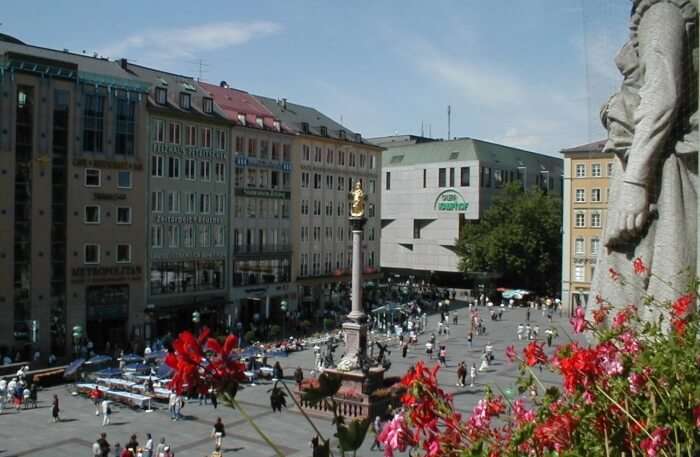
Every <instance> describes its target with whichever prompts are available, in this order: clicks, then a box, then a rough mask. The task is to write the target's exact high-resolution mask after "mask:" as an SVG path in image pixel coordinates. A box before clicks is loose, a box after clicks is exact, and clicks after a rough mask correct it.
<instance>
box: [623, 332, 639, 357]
mask: <svg viewBox="0 0 700 457" xmlns="http://www.w3.org/2000/svg"><path fill="white" fill-rule="evenodd" d="M619 338H620V341H622V345H623V348H624V351H625V352H626V353H627V354H631V355H635V354H637V353H638V352H639V351H640V350H641V347H640V345H639V340H638V339H637V338H635V336H634V335H633V334H632V332H629V331H628V332H625V333H623V334H621V335H620V336H619Z"/></svg>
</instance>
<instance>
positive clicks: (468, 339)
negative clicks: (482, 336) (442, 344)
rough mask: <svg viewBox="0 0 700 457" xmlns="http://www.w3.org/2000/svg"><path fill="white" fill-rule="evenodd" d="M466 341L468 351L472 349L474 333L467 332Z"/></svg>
mask: <svg viewBox="0 0 700 457" xmlns="http://www.w3.org/2000/svg"><path fill="white" fill-rule="evenodd" d="M467 341H468V342H469V349H471V348H472V347H473V345H472V343H473V341H474V332H471V331H470V332H469V336H468V337H467Z"/></svg>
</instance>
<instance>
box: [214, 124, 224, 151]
mask: <svg viewBox="0 0 700 457" xmlns="http://www.w3.org/2000/svg"><path fill="white" fill-rule="evenodd" d="M214 140H215V142H214V147H215V148H216V149H219V150H221V151H223V150H225V149H226V131H225V130H220V129H216V130H215V131H214Z"/></svg>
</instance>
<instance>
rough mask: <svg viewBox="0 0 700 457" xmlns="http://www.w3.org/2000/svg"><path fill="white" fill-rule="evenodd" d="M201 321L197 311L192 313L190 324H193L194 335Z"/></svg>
mask: <svg viewBox="0 0 700 457" xmlns="http://www.w3.org/2000/svg"><path fill="white" fill-rule="evenodd" d="M201 320H202V317H201V315H200V314H199V311H194V312H193V313H192V323H193V324H194V331H195V333H196V332H197V331H198V330H199V322H200V321H201Z"/></svg>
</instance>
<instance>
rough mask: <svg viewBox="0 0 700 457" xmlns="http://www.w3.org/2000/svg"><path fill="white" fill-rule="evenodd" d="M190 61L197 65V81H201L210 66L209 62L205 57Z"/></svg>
mask: <svg viewBox="0 0 700 457" xmlns="http://www.w3.org/2000/svg"><path fill="white" fill-rule="evenodd" d="M190 63H193V64H195V65H197V81H201V80H202V76H204V73H206V72H207V70H206V68H207V67H208V66H209V64H208V63H205V62H204V60H203V59H197V60H195V61H193V62H190Z"/></svg>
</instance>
